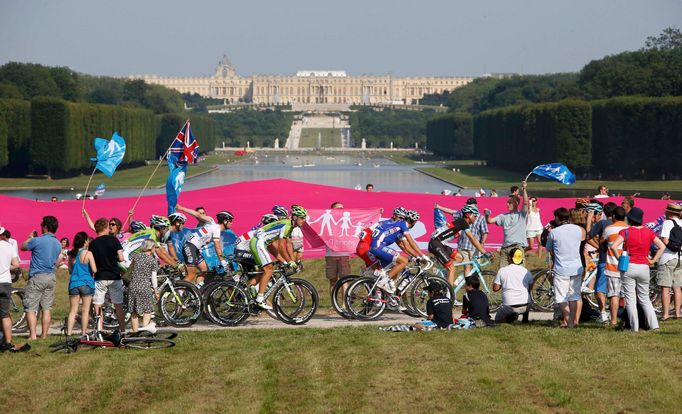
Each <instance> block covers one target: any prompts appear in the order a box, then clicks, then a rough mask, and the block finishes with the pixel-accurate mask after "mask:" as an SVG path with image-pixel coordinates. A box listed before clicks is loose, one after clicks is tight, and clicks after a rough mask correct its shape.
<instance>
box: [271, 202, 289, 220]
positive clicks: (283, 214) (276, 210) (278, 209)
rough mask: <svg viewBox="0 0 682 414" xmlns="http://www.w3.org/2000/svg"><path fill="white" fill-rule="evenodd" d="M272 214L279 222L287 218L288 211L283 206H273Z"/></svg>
mask: <svg viewBox="0 0 682 414" xmlns="http://www.w3.org/2000/svg"><path fill="white" fill-rule="evenodd" d="M272 214H274V215H275V216H277V218H278V219H279V220H282V219H285V218H287V217H289V210H287V208H286V207H284V206H280V205H275V206H273V207H272Z"/></svg>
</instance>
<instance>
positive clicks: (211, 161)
mask: <svg viewBox="0 0 682 414" xmlns="http://www.w3.org/2000/svg"><path fill="white" fill-rule="evenodd" d="M243 158H244V157H238V156H236V155H233V154H222V153H216V154H210V155H207V156H206V157H205V159H204V160H203V161H202V162H200V163H199V164H197V165H190V166H188V167H187V173H188V174H187V178H188V179H189V178H192V177H195V176H197V175H201V174H204V173H206V172H208V171H211V170H212V169H213V168H214V166H215V165H216V164H228V163H231V162H235V161H238V160H240V159H243ZM155 168H156V163H154V164H151V165H145V166H141V167H134V168H125V169H118V170H116V173H115V174H114V175H113V177H107V176H106V175H104V174H102V173H101V172H100V171H97V172H95V176H94V177H93V179H92V183H91V187H92V192H94V191H95V190H94V186H96V185H98V184H100V183H102V184H104V185H106V186H107V188H135V187H138V188H141V187H143V186H144V185H145V183H146V182H147V180H148V179H149V176H150V175H151V174H152V172H153V171H154V169H155ZM89 178H90V176H89V175H79V176H76V177H69V178H59V179H48V178H0V188H5V189H10V188H71V187H73V188H81V189H85V186H86V185H87V183H88V179H89ZM167 178H168V167H167V166H166V165H165V164H164V165H161V166H159V168H158V170H157V171H156V174H154V177H153V178H152V180H151V182H150V183H149V185H150V187H158V186H162V185H165V183H166V179H167Z"/></svg>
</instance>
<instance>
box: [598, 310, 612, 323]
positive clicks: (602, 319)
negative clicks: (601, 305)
mask: <svg viewBox="0 0 682 414" xmlns="http://www.w3.org/2000/svg"><path fill="white" fill-rule="evenodd" d="M610 320H611V315H609V313H608V312H602V313H601V316H600V317H599V322H601V323H608V322H609V321H610Z"/></svg>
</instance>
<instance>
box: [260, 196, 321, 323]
mask: <svg viewBox="0 0 682 414" xmlns="http://www.w3.org/2000/svg"><path fill="white" fill-rule="evenodd" d="M307 216H308V212H307V211H306V209H305V208H304V207H302V206H298V205H293V206H291V218H290V219H289V218H283V219H281V220H277V221H275V222H273V223H270V224H267V225H265V226H263V227H261V228H260V229H258V230H257V231H256V234H255V235H254V237H253V238H251V239H250V242H249V245H250V248H251V253H252V254H253V256H254V259H255V261H256V264H257V265H259V266H261V268H262V269H263V274H262V275H261V276H260V280H259V281H258V282H259V286H258V296H257V297H256V305H257V306H258V307H260V308H261V309H266V310H270V309H272V306H270V305H269V304H267V303H265V299H264V297H263V294H264V293H265V288H266V287H267V285H268V282H269V281H270V278H271V277H272V273H273V271H274V266H273V262H274V260H273V258H272V256H270V252H269V251H268V248H270V247H272V248H274V250H275V251H276V256H277V259H278V260H280V261H283V262H285V263H287V264H288V265H289V266H290V267H291V268H293V269H296V268H297V267H298V265H297V264H296V262H294V261H293V260H292V259H293V255H292V254H291V249H290V244H289V243H288V242H287V239H289V238H290V237H291V231H292V230H293V229H294V228H296V227H301V226H302V225H303V223H305V220H306V217H307Z"/></svg>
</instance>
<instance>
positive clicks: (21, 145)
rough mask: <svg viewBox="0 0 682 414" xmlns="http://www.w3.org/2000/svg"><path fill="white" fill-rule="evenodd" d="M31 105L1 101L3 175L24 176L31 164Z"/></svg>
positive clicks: (0, 145) (0, 158)
mask: <svg viewBox="0 0 682 414" xmlns="http://www.w3.org/2000/svg"><path fill="white" fill-rule="evenodd" d="M30 138H31V103H30V102H29V101H24V100H20V99H0V167H5V168H4V169H3V173H4V174H7V175H16V176H22V175H25V174H26V173H27V172H28V164H29V162H30V154H29V142H30Z"/></svg>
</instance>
